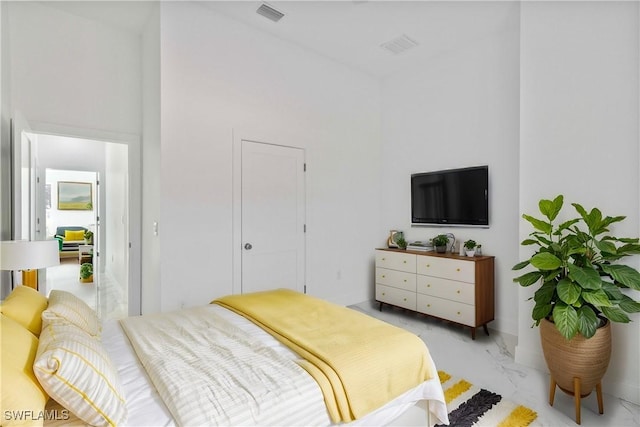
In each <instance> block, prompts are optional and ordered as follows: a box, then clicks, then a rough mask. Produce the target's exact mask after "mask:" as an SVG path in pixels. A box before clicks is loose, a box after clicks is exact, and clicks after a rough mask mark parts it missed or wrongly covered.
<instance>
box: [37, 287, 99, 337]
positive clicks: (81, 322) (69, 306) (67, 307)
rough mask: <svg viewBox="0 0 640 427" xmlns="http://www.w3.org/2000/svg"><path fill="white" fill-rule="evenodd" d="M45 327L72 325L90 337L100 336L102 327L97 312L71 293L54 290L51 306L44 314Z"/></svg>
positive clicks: (50, 300)
mask: <svg viewBox="0 0 640 427" xmlns="http://www.w3.org/2000/svg"><path fill="white" fill-rule="evenodd" d="M42 320H43V323H44V325H43V327H44V326H45V325H46V324H47V323H53V322H61V321H62V323H67V322H69V323H72V324H74V325H76V326H77V327H79V328H81V329H83V330H84V331H85V332H87V333H88V334H89V335H93V336H96V337H99V336H100V333H101V331H102V325H101V324H100V319H98V315H97V314H96V312H95V311H94V310H93V309H92V308H91V307H89V306H88V305H87V303H86V302H84V301H82V300H81V299H80V298H78V297H77V296H75V295H73V294H72V293H70V292H65V291H59V290H52V291H51V293H50V294H49V306H48V307H47V309H46V310H45V311H43V312H42Z"/></svg>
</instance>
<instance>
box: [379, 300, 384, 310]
mask: <svg viewBox="0 0 640 427" xmlns="http://www.w3.org/2000/svg"><path fill="white" fill-rule="evenodd" d="M382 304H383V303H382V301H380V307H379V308H378V310H380V311H382Z"/></svg>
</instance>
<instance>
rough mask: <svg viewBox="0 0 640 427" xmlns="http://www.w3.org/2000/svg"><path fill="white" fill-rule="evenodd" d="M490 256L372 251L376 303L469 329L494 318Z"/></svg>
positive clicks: (492, 277) (491, 258)
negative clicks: (374, 258)
mask: <svg viewBox="0 0 640 427" xmlns="http://www.w3.org/2000/svg"><path fill="white" fill-rule="evenodd" d="M493 264H494V257H492V256H478V257H462V256H458V255H454V254H448V253H447V254H438V253H435V252H415V251H405V250H398V249H376V301H378V302H380V310H382V306H383V304H390V305H394V306H397V307H402V308H405V309H407V310H412V311H417V312H419V313H423V314H426V315H429V316H433V317H437V318H440V319H444V320H448V321H451V322H454V323H458V324H460V325H464V326H468V327H470V328H471V337H472V338H473V339H475V336H476V328H477V327H479V326H482V327H483V328H484V330H485V332H486V333H487V334H489V331H488V329H487V323H489V322H490V321H492V320H493V319H494V272H493Z"/></svg>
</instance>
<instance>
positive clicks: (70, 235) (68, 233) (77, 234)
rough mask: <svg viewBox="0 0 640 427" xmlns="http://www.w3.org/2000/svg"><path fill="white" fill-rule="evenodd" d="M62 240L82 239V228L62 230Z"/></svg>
mask: <svg viewBox="0 0 640 427" xmlns="http://www.w3.org/2000/svg"><path fill="white" fill-rule="evenodd" d="M64 240H84V230H78V231H73V230H64Z"/></svg>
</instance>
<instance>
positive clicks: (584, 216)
mask: <svg viewBox="0 0 640 427" xmlns="http://www.w3.org/2000/svg"><path fill="white" fill-rule="evenodd" d="M571 204H572V205H573V207H574V208H576V211H578V213H579V214H580V216H581V217H582V219H583V220H584V222H587V216H588V215H587V211H586V210H585V209H584V208H583V207H582V205H580V204H578V203H571Z"/></svg>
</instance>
